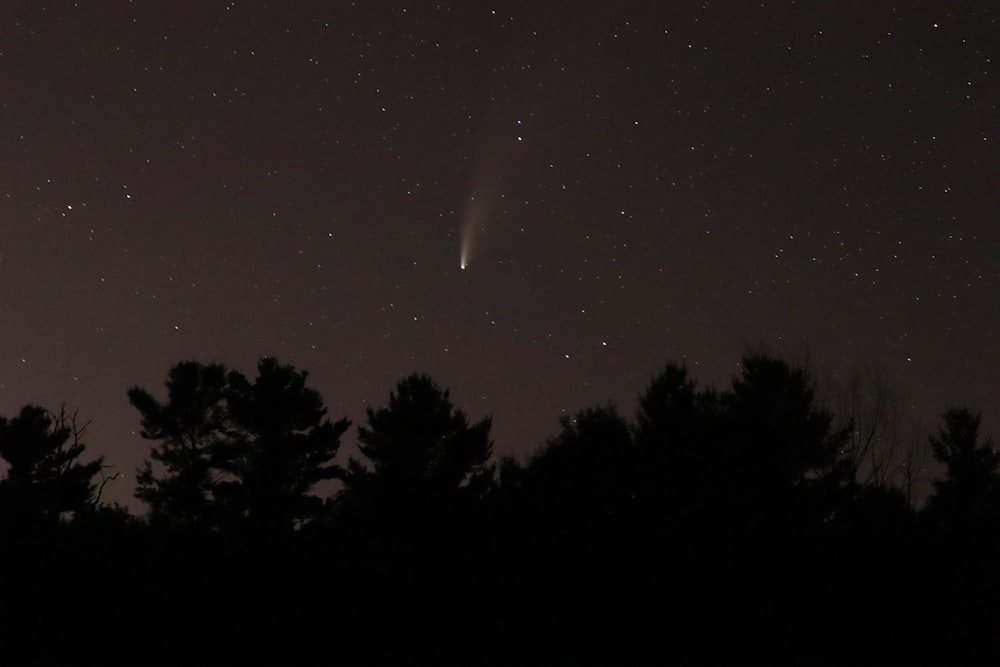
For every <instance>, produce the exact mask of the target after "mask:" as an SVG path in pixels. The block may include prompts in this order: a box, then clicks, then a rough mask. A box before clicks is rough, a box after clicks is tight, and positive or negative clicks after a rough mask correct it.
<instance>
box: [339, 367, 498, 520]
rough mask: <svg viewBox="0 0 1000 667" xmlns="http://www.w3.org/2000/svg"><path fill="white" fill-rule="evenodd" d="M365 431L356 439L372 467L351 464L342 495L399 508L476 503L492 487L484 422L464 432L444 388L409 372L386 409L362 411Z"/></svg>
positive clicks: (487, 427) (459, 413) (487, 426)
mask: <svg viewBox="0 0 1000 667" xmlns="http://www.w3.org/2000/svg"><path fill="white" fill-rule="evenodd" d="M367 424H368V425H367V426H366V427H360V428H359V429H358V439H359V449H360V450H361V453H362V454H363V455H364V456H365V458H366V459H367V460H368V462H369V463H370V464H371V467H370V468H367V467H365V465H364V464H363V463H362V462H360V461H358V460H357V459H353V458H352V459H351V460H350V462H349V466H348V470H347V473H346V475H345V482H346V484H347V491H348V495H350V494H355V495H364V496H365V497H366V498H368V499H369V500H367V501H366V502H371V503H376V504H381V505H386V504H391V505H395V506H396V509H400V508H402V507H404V506H405V505H409V506H410V507H414V504H420V505H423V504H426V503H428V502H431V503H440V502H448V503H450V502H451V501H454V500H458V499H460V498H463V497H465V498H477V497H480V496H481V495H482V494H483V493H484V492H485V491H486V490H487V488H488V487H489V486H490V484H491V482H492V478H493V466H492V465H489V464H488V461H489V458H490V454H491V453H492V448H493V443H492V442H491V441H490V427H491V425H492V422H491V419H490V418H489V417H486V418H484V419H482V420H480V421H478V422H476V423H474V424H471V425H470V424H469V421H468V419H467V418H466V416H465V413H464V412H462V411H461V410H458V409H456V408H455V406H454V405H453V404H452V402H451V399H450V396H449V391H448V389H442V388H441V387H439V386H438V385H437V383H436V382H434V380H433V379H432V378H431V377H430V376H429V375H425V374H420V373H414V374H412V375H410V376H408V377H405V378H403V379H402V380H400V381H399V382H398V384H397V385H396V390H395V391H394V392H390V394H389V403H388V405H386V406H385V407H381V408H378V409H372V408H368V410H367Z"/></svg>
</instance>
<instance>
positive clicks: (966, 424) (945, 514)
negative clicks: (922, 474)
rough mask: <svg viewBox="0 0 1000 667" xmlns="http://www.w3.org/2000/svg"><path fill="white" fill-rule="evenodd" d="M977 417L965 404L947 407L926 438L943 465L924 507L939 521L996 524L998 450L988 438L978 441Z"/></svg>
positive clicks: (999, 517)
mask: <svg viewBox="0 0 1000 667" xmlns="http://www.w3.org/2000/svg"><path fill="white" fill-rule="evenodd" d="M980 420H981V415H980V413H978V412H972V411H971V410H969V409H967V408H961V409H951V410H948V411H947V412H945V413H944V426H942V427H941V428H940V429H939V430H938V433H937V435H936V436H931V438H930V444H931V451H932V452H933V455H934V458H935V459H936V460H937V461H939V462H940V463H942V464H944V466H945V476H944V478H943V479H939V480H935V481H934V494H933V495H932V496H931V497H930V498H929V499H928V503H927V507H926V512H927V514H928V515H929V516H931V517H932V518H933V519H934V520H935V521H936V522H937V523H939V524H944V525H946V526H949V527H955V528H985V527H987V526H988V527H989V528H990V530H991V531H992V530H996V528H997V527H1000V452H998V451H997V450H995V449H994V448H993V443H992V441H991V440H989V439H987V440H986V441H985V442H982V443H980V442H979V424H980Z"/></svg>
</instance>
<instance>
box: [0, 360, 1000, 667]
mask: <svg viewBox="0 0 1000 667" xmlns="http://www.w3.org/2000/svg"><path fill="white" fill-rule="evenodd" d="M740 369H741V370H740V373H739V374H738V375H737V376H736V377H734V378H733V379H732V382H731V384H730V386H729V387H727V388H725V389H723V390H715V389H711V388H707V387H702V386H699V385H698V383H697V382H696V380H695V379H694V378H692V377H691V376H690V375H689V373H688V370H687V369H686V368H685V367H684V366H681V365H676V364H670V365H668V366H666V368H665V369H664V370H663V371H662V372H660V373H659V374H658V375H656V376H655V377H654V378H653V379H652V381H651V382H650V384H649V385H648V386H647V387H646V388H645V390H644V391H643V392H642V393H641V394H640V397H639V405H638V410H637V411H636V413H635V415H634V416H633V417H632V418H627V417H625V416H623V415H622V414H621V413H619V411H618V410H617V409H616V408H615V407H614V406H598V407H592V408H589V409H586V410H583V411H581V412H579V413H578V414H576V415H575V416H573V417H567V418H564V419H563V420H562V421H561V423H560V428H559V431H558V433H557V435H555V436H554V437H552V438H550V439H549V440H548V441H547V442H545V443H544V444H543V445H542V446H541V447H540V449H538V450H537V451H536V452H535V453H534V455H533V456H531V457H530V458H529V459H528V460H527V461H524V462H521V461H517V460H515V459H513V458H503V459H500V460H497V458H496V457H494V455H493V451H492V446H493V443H492V441H491V439H490V429H491V421H490V419H489V418H485V419H481V420H479V421H470V420H469V418H468V417H467V416H466V415H465V414H464V413H463V412H462V411H461V410H460V409H458V408H457V407H456V406H455V405H453V403H452V401H451V399H450V396H449V393H448V391H447V389H443V388H441V387H440V386H439V385H438V384H437V383H436V382H435V381H434V380H433V379H432V378H431V377H429V376H427V375H421V374H415V375H411V376H409V377H406V378H404V379H402V380H400V381H399V383H398V384H397V385H396V387H395V388H394V390H393V391H392V392H391V393H390V395H389V400H388V402H387V403H386V404H385V405H384V406H382V407H378V408H369V409H368V410H367V412H366V418H365V423H364V425H361V426H359V427H358V428H357V444H358V449H359V453H360V458H350V459H348V461H347V462H346V463H342V462H340V460H339V459H338V457H337V454H338V451H339V448H340V445H341V443H342V441H343V440H344V438H345V436H346V434H347V433H348V431H349V429H350V427H351V424H350V423H349V421H348V420H347V419H335V418H331V417H330V416H329V414H328V411H327V408H326V406H325V405H324V402H323V399H322V397H321V395H320V394H319V393H318V392H316V391H315V390H314V389H312V388H310V387H308V386H307V379H308V374H307V373H306V372H304V371H299V370H297V369H295V368H294V367H292V366H287V365H282V364H280V363H278V362H277V361H276V360H274V359H271V358H264V359H262V360H261V361H260V363H259V365H258V367H257V373H256V376H255V377H254V378H252V379H250V378H248V377H247V376H245V375H244V374H243V373H241V372H239V371H236V370H231V369H227V368H225V367H224V366H222V365H219V364H204V363H199V362H182V363H179V364H177V365H175V366H174V367H173V368H172V369H171V370H170V373H169V377H168V379H167V382H166V395H165V397H162V398H157V397H156V396H155V395H154V394H153V393H151V392H149V391H148V390H146V389H144V388H140V387H133V388H131V389H129V390H128V399H129V401H130V403H131V405H132V406H134V408H135V409H136V411H137V413H138V419H139V420H140V422H141V427H142V431H141V433H142V437H143V438H144V439H145V446H146V447H147V450H148V458H147V460H146V461H145V463H144V465H143V466H142V467H141V469H140V470H139V471H138V475H137V487H136V492H135V495H136V498H138V499H139V500H141V501H142V502H143V503H144V505H145V506H146V507H147V508H148V512H147V513H146V514H145V515H144V516H142V517H136V516H133V515H131V514H130V513H129V512H128V511H126V510H125V509H124V508H122V507H120V506H114V505H107V504H106V503H104V502H102V500H101V495H102V491H103V489H104V485H105V484H106V483H108V481H109V480H111V479H112V477H109V475H108V473H109V469H108V468H107V467H106V466H105V465H104V461H103V460H102V459H97V460H90V461H88V460H87V457H86V455H85V444H84V442H83V438H84V435H85V431H86V425H85V424H83V423H81V422H80V421H79V420H78V419H77V416H76V415H74V414H67V413H66V412H65V411H60V412H59V413H50V412H47V411H46V410H44V409H42V408H40V407H37V406H25V407H24V408H23V409H22V410H21V411H20V413H19V414H17V415H16V416H13V417H10V418H0V457H2V458H3V459H4V461H5V462H6V463H7V466H6V473H5V475H4V477H3V479H2V480H0V540H2V545H3V546H2V554H3V555H2V559H0V568H2V570H0V573H2V577H3V596H2V602H0V605H2V606H0V632H2V633H3V642H2V644H0V656H2V658H0V659H4V661H5V662H34V663H43V662H61V663H67V662H68V663H90V662H94V663H97V662H100V663H104V664H107V663H128V664H178V663H184V664H229V663H232V664H244V663H246V662H248V661H254V662H260V661H270V662H274V663H285V664H287V663H300V662H305V661H310V662H316V661H321V662H322V663H323V664H347V665H352V664H384V663H392V664H398V663H402V662H414V661H421V662H423V661H427V660H433V661H436V662H439V663H442V662H443V663H462V664H491V665H492V664H496V665H501V664H524V663H529V664H539V663H546V664H552V663H556V664H572V663H576V664H579V663H583V662H586V663H593V662H608V663H616V664H634V663H643V664H653V663H655V664H704V663H720V662H721V663H727V664H764V663H767V664H773V663H775V662H777V663H786V664H816V665H826V664H887V663H891V664H942V663H947V664H959V663H974V664H979V663H985V662H991V661H994V660H996V659H997V658H998V657H1000V652H998V651H997V648H996V644H995V637H996V636H997V631H998V630H1000V612H998V607H997V603H996V600H997V594H998V593H1000V568H998V566H1000V531H998V529H1000V454H998V453H997V452H996V451H994V449H993V447H992V444H991V443H990V442H989V441H988V440H985V439H983V438H981V436H980V434H979V425H980V417H979V414H978V413H975V412H973V411H971V410H968V409H964V408H963V409H951V410H948V411H947V412H945V413H944V415H943V420H942V424H941V426H940V429H939V430H938V432H937V433H935V434H933V435H931V436H930V437H929V438H928V440H927V443H926V444H927V445H929V448H930V451H931V455H932V456H933V458H934V459H935V460H936V461H937V462H938V463H939V464H940V465H941V470H942V473H941V476H940V477H939V478H938V479H935V480H934V481H933V489H932V491H931V493H930V495H929V497H927V498H926V502H923V503H920V504H919V507H918V504H917V503H916V500H915V498H914V493H913V485H914V479H915V477H914V475H915V472H914V469H915V468H917V467H919V466H920V465H921V460H920V457H919V451H920V449H919V448H913V447H908V446H905V443H902V442H901V439H900V437H899V433H898V431H899V428H898V427H899V419H898V415H895V414H893V411H892V409H891V408H892V407H893V405H892V402H891V401H890V400H888V399H887V395H886V392H885V391H884V388H883V387H878V386H876V387H874V388H873V389H872V390H871V391H868V390H866V389H864V387H861V386H860V385H854V386H853V387H850V388H848V390H847V391H845V392H842V393H841V394H840V400H838V401H836V402H835V405H836V409H834V408H831V407H829V406H828V405H827V404H828V403H831V402H830V401H821V400H820V399H819V398H818V397H817V388H816V386H815V383H814V380H813V378H811V376H810V374H809V373H808V372H807V371H806V370H805V369H803V368H800V367H797V366H795V365H792V364H789V363H787V362H785V361H783V360H781V359H777V358H774V357H771V356H768V355H763V354H756V355H747V356H746V357H745V358H744V359H743V360H742V363H741V366H740Z"/></svg>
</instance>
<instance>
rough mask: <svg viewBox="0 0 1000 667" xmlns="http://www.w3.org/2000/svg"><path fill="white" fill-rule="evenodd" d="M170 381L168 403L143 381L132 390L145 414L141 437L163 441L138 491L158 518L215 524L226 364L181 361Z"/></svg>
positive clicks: (186, 523) (191, 525)
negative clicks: (144, 386)
mask: <svg viewBox="0 0 1000 667" xmlns="http://www.w3.org/2000/svg"><path fill="white" fill-rule="evenodd" d="M166 386H167V401H166V402H165V403H161V402H160V401H159V400H157V399H156V398H154V397H153V396H152V395H151V394H150V393H149V392H148V391H146V390H145V389H142V388H140V387H132V388H131V389H129V391H128V398H129V402H130V403H131V404H132V405H133V406H134V407H135V408H136V409H137V410H138V411H139V413H140V414H141V415H142V421H141V424H142V430H141V435H142V437H143V438H146V439H147V440H153V441H158V442H159V443H160V444H158V445H156V446H154V447H153V448H152V450H151V452H150V459H146V460H145V461H144V464H143V466H142V468H140V469H139V471H138V484H137V487H136V491H135V496H136V498H138V499H139V500H141V501H143V502H144V503H146V504H147V505H148V506H149V508H150V519H151V520H152V521H153V522H154V523H159V522H163V523H166V524H168V525H170V526H174V527H182V528H207V527H210V526H214V525H217V522H218V520H219V517H218V512H217V509H218V505H217V502H216V501H217V498H216V491H217V485H218V481H219V480H218V475H217V472H218V471H217V469H216V465H217V460H216V459H217V457H218V453H219V452H218V447H219V444H220V443H222V442H224V440H225V438H226V437H227V430H228V416H227V415H226V410H225V403H224V397H225V391H226V368H225V367H224V366H222V365H221V364H202V363H199V362H197V361H183V362H180V363H178V364H176V365H174V366H173V368H171V369H170V374H169V377H168V379H167V382H166ZM154 464H155V467H154Z"/></svg>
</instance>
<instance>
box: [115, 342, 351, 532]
mask: <svg viewBox="0 0 1000 667" xmlns="http://www.w3.org/2000/svg"><path fill="white" fill-rule="evenodd" d="M257 370H258V375H257V377H256V378H255V380H254V381H253V382H252V383H251V382H250V381H249V380H247V378H246V377H245V376H244V375H243V374H242V373H240V372H238V371H232V372H229V371H227V369H226V368H225V367H224V366H222V365H220V364H207V365H206V364H201V363H198V362H195V361H185V362H181V363H178V364H176V365H175V366H174V367H173V368H172V369H171V370H170V375H169V378H168V380H167V392H168V398H167V401H166V402H165V403H161V402H160V401H158V400H157V399H155V398H154V397H153V396H152V395H150V394H149V392H147V391H146V390H144V389H141V388H138V387H134V388H132V389H130V390H129V400H130V401H131V403H132V405H133V406H135V407H136V409H138V410H139V412H140V413H141V415H142V436H143V437H144V438H147V439H150V440H154V441H158V442H159V444H158V445H156V446H154V447H153V449H152V452H151V454H150V457H151V459H152V460H147V461H146V462H145V465H144V467H143V468H142V469H141V470H140V471H139V484H138V488H137V490H136V497H137V498H139V499H140V500H142V501H144V502H146V503H147V504H148V505H149V506H150V510H151V519H152V520H153V521H162V522H164V523H165V524H167V525H170V526H175V527H187V528H198V529H216V528H220V527H223V526H249V527H250V528H251V529H252V530H254V531H256V532H265V533H274V532H276V531H287V530H291V529H292V528H294V527H296V526H298V525H301V524H303V523H305V522H307V521H309V520H311V519H313V518H314V517H315V516H316V514H317V512H318V511H319V510H320V508H321V506H322V501H321V500H320V499H319V498H317V497H314V496H312V495H311V492H312V490H313V488H314V486H315V485H316V483H317V482H320V481H323V480H328V479H332V478H334V477H336V476H337V474H338V470H339V469H338V468H337V467H336V466H335V465H334V464H333V463H332V459H333V458H334V456H335V455H336V453H337V448H338V447H339V445H340V436H341V435H342V434H343V433H344V431H346V430H347V428H348V425H349V422H348V421H347V420H346V419H341V420H340V421H338V422H336V423H332V422H330V421H329V420H328V419H326V408H325V407H324V405H323V399H322V397H321V396H320V394H319V393H318V392H317V391H315V390H314V389H310V388H307V387H306V386H305V383H306V378H307V377H308V373H306V372H305V371H302V372H299V371H297V370H295V368H294V367H292V366H284V365H281V364H279V363H278V362H277V361H276V360H275V359H270V358H263V359H261V360H260V362H259V364H258V369H257Z"/></svg>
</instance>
